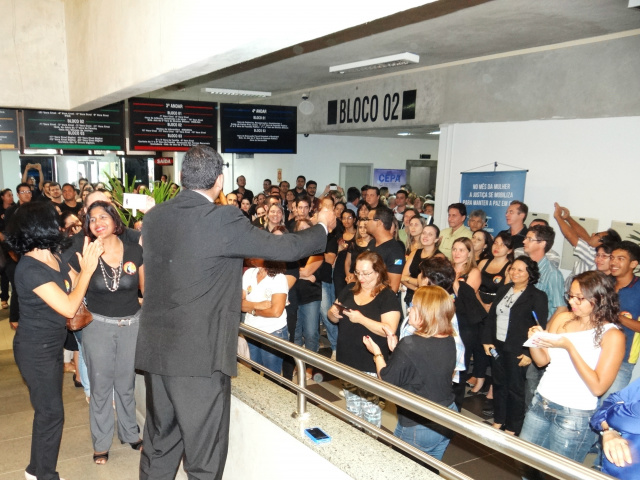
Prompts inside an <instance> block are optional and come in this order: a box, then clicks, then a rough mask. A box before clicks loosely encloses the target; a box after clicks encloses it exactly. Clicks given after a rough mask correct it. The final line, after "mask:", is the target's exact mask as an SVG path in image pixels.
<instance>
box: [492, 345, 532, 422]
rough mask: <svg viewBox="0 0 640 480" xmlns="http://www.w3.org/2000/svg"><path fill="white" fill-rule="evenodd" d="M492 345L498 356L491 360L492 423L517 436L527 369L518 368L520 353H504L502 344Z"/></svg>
mask: <svg viewBox="0 0 640 480" xmlns="http://www.w3.org/2000/svg"><path fill="white" fill-rule="evenodd" d="M494 344H495V347H496V351H497V352H498V355H499V356H498V358H491V374H492V376H493V399H494V400H493V406H494V415H493V421H494V422H495V423H499V424H501V425H504V427H505V429H506V430H509V431H510V432H515V433H516V435H518V434H519V433H520V430H522V423H523V422H524V413H525V407H526V405H525V403H524V398H525V381H526V377H527V367H519V366H518V363H520V360H519V359H518V355H520V354H521V353H513V352H505V351H504V343H503V342H500V341H498V340H495V341H494Z"/></svg>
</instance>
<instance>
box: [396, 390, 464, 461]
mask: <svg viewBox="0 0 640 480" xmlns="http://www.w3.org/2000/svg"><path fill="white" fill-rule="evenodd" d="M447 408H449V409H450V410H453V411H454V412H457V411H458V408H457V407H456V404H455V402H454V403H452V404H451V405H449V407H447ZM434 427H435V428H436V429H431V428H427V427H425V426H424V425H415V426H413V427H403V426H402V425H400V423H398V425H396V431H395V432H393V434H394V435H395V436H396V437H398V438H399V439H400V440H403V441H405V442H407V443H408V444H409V445H413V446H414V447H416V448H417V449H419V450H422V451H423V452H424V453H426V454H427V455H431V456H432V457H433V458H436V459H438V460H442V456H443V455H444V452H445V450H446V449H447V447H448V446H449V442H450V441H451V432H450V431H448V430H447V429H446V428H444V427H441V426H440V425H437V424H434Z"/></svg>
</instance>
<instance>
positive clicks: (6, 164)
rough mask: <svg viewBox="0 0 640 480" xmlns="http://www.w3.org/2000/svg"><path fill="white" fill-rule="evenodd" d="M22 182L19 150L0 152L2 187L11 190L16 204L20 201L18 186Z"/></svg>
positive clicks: (0, 183)
mask: <svg viewBox="0 0 640 480" xmlns="http://www.w3.org/2000/svg"><path fill="white" fill-rule="evenodd" d="M21 180H22V173H20V152H18V150H2V151H0V187H1V188H10V189H11V191H12V192H13V196H14V199H15V201H16V202H17V201H18V195H16V185H18V184H19V183H20V181H21Z"/></svg>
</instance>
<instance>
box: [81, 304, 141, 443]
mask: <svg viewBox="0 0 640 480" xmlns="http://www.w3.org/2000/svg"><path fill="white" fill-rule="evenodd" d="M138 328H139V324H137V323H134V324H133V325H128V326H123V327H119V326H117V325H113V324H109V323H105V322H101V321H99V320H98V319H97V318H95V316H94V320H93V321H92V322H91V323H90V324H89V325H87V326H86V327H85V328H84V329H83V330H82V349H83V352H82V353H83V354H84V358H85V360H86V362H87V369H88V372H89V383H90V385H91V396H90V397H89V424H90V426H91V438H92V440H93V449H94V451H96V452H106V451H107V450H109V448H111V443H112V442H113V430H114V424H115V418H114V414H113V402H115V405H116V414H117V416H118V438H119V439H120V440H121V441H123V442H126V443H134V442H137V441H138V440H139V434H138V423H137V420H136V399H135V395H134V390H135V381H136V371H135V368H134V360H135V353H136V339H137V338H138Z"/></svg>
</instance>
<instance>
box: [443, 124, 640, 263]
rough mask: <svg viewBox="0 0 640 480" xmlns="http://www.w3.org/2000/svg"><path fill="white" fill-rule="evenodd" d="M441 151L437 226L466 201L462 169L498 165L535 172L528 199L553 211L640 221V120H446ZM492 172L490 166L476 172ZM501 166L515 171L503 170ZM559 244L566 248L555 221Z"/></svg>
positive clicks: (603, 222)
mask: <svg viewBox="0 0 640 480" xmlns="http://www.w3.org/2000/svg"><path fill="white" fill-rule="evenodd" d="M441 131H442V133H441V135H440V149H439V153H438V159H439V162H438V194H439V198H441V199H443V201H442V202H438V204H437V205H436V207H437V209H436V221H437V222H436V223H438V224H439V225H446V205H448V204H450V203H453V202H458V201H459V199H460V172H462V171H465V170H469V169H472V168H475V167H478V166H480V165H484V164H487V163H492V162H494V161H496V162H498V163H499V164H507V165H513V166H516V167H523V168H527V169H528V170H529V173H528V174H527V183H526V189H525V198H524V202H525V203H526V204H527V205H528V206H529V210H530V211H534V212H542V213H548V214H551V216H553V203H554V202H558V203H560V204H561V205H563V206H566V207H568V208H569V209H570V210H571V213H572V215H575V216H580V217H592V218H598V219H599V220H600V223H599V229H600V230H603V229H606V228H609V227H610V225H611V221H612V220H618V221H627V222H637V221H640V209H639V208H638V199H639V198H640V197H639V196H638V191H639V190H640V186H639V185H638V181H639V180H640V117H621V118H600V119H585V120H546V121H531V122H509V123H474V124H453V125H442V128H441ZM486 170H493V168H492V167H488V168H486V169H481V170H478V171H486ZM499 170H512V168H509V167H506V166H504V167H500V168H499ZM550 224H551V226H552V227H554V228H555V229H556V232H557V236H556V242H555V246H554V248H555V249H556V250H557V251H558V252H561V250H562V235H561V234H560V233H559V229H558V228H557V224H556V222H555V221H554V220H553V218H552V219H551V222H550Z"/></svg>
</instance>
